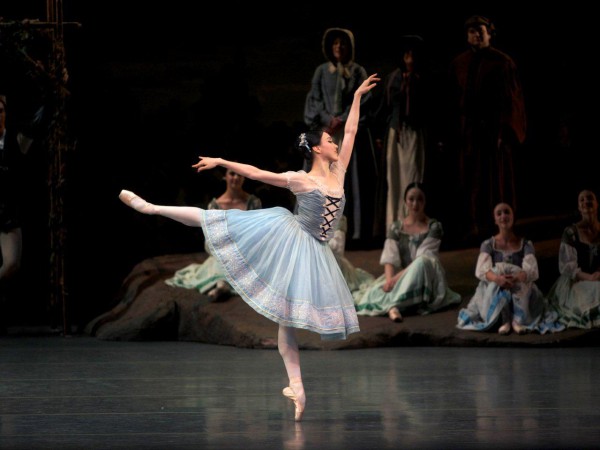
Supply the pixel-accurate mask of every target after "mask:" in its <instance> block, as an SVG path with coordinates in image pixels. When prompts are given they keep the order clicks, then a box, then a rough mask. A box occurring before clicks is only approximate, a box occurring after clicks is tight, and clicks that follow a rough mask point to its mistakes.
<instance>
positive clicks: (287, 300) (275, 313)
mask: <svg viewBox="0 0 600 450" xmlns="http://www.w3.org/2000/svg"><path fill="white" fill-rule="evenodd" d="M297 200H298V209H297V211H298V212H297V214H292V213H291V212H290V211H288V210H287V209H285V208H281V207H275V208H268V209H260V210H253V211H241V210H234V209H231V210H226V211H224V210H202V216H203V231H204V235H205V238H206V241H207V244H208V247H209V248H210V251H211V253H212V255H213V256H214V257H215V258H217V259H218V260H219V262H220V263H221V265H222V266H223V269H224V270H225V276H226V278H227V280H228V281H229V283H230V284H231V285H232V287H233V288H234V289H235V291H236V292H237V293H238V294H239V295H240V296H241V297H242V298H243V299H244V300H245V301H246V303H248V304H249V305H250V306H251V307H252V308H254V309H255V310H256V311H257V312H259V313H260V314H262V315H263V316H265V317H267V318H269V319H271V320H273V321H275V322H277V323H279V324H281V325H285V326H291V327H296V328H304V329H307V330H310V331H314V332H316V333H319V334H320V335H321V338H322V339H345V338H346V336H347V335H348V334H350V333H355V332H358V331H359V327H358V319H357V316H356V312H355V309H354V302H353V298H352V294H351V293H350V290H349V289H348V286H347V284H346V281H345V280H344V277H343V275H342V272H341V271H340V268H339V266H338V264H337V262H336V260H335V257H334V255H333V252H332V251H331V249H330V248H329V245H328V244H327V242H328V241H329V239H331V237H332V236H333V231H334V228H335V225H336V223H337V221H338V220H339V218H340V217H341V216H342V211H343V206H344V197H343V196H342V197H340V198H334V197H331V196H328V195H326V194H324V193H322V192H321V191H320V190H319V189H314V190H312V191H309V192H304V193H298V194H297Z"/></svg>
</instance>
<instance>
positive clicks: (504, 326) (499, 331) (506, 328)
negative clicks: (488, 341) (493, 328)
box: [498, 322, 510, 336]
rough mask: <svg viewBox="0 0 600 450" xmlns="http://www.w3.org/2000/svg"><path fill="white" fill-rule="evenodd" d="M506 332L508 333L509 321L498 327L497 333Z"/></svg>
mask: <svg viewBox="0 0 600 450" xmlns="http://www.w3.org/2000/svg"><path fill="white" fill-rule="evenodd" d="M508 333H510V322H506V323H505V324H503V325H502V326H501V327H500V328H498V334H501V335H502V336H506V335H507V334H508Z"/></svg>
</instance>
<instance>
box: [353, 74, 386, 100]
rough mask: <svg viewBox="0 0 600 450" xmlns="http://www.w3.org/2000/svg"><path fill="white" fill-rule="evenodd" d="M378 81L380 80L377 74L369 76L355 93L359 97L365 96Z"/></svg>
mask: <svg viewBox="0 0 600 450" xmlns="http://www.w3.org/2000/svg"><path fill="white" fill-rule="evenodd" d="M380 80H381V78H378V77H377V74H376V73H374V74H373V75H371V76H369V78H367V79H366V80H365V81H363V82H362V84H361V85H360V86H359V87H358V89H356V93H357V94H359V95H364V94H366V93H367V92H369V91H370V90H371V89H373V88H374V87H375V86H377V82H378V81H380Z"/></svg>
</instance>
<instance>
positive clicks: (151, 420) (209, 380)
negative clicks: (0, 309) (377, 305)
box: [0, 337, 600, 449]
mask: <svg viewBox="0 0 600 450" xmlns="http://www.w3.org/2000/svg"><path fill="white" fill-rule="evenodd" d="M597 355H598V350H597V348H594V347H587V348H547V349H544V348H481V347H478V348H461V347H456V348H447V347H445V348H444V347H410V348H405V347H396V348H377V349H364V350H345V351H304V352H302V353H301V358H302V364H303V376H304V380H305V387H306V392H307V405H306V412H305V414H304V420H303V422H302V423H299V424H297V423H294V421H293V406H292V403H291V402H290V401H289V400H287V399H285V398H284V397H283V396H282V395H281V389H282V388H283V387H284V386H286V377H285V371H284V368H283V363H282V362H281V359H280V356H279V354H278V352H277V351H275V350H252V349H239V348H234V347H227V346H216V345H208V344H199V343H192V342H107V341H100V340H97V339H93V338H89V337H73V338H62V337H38V338H36V337H21V338H19V337H4V338H0V361H1V363H0V380H1V382H0V448H1V449H37V448H48V449H50V448H61V449H62V448H66V449H138V448H139V449H196V448H198V449H200V448H201V449H229V448H239V449H367V448H368V449H379V448H382V449H386V448H389V449H391V448H444V449H445V448H463V449H469V448H561V449H564V448H596V447H598V446H599V445H600V427H598V422H599V419H600V409H599V408H598V405H599V404H600V391H599V390H598V389H597V385H598V383H597V374H598V373H600V359H599V358H598V357H597Z"/></svg>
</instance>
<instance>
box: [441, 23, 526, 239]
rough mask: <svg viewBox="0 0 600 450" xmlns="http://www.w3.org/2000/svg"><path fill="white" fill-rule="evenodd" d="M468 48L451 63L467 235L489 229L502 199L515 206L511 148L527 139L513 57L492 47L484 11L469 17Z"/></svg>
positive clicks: (491, 28) (491, 30) (475, 235)
mask: <svg viewBox="0 0 600 450" xmlns="http://www.w3.org/2000/svg"><path fill="white" fill-rule="evenodd" d="M465 31H466V33H467V42H468V44H469V46H470V48H469V49H468V50H467V51H465V52H464V53H461V54H460V55H458V56H457V57H456V58H455V59H454V60H453V61H452V63H451V70H450V77H451V84H452V90H453V95H454V105H455V107H456V108H457V116H456V117H457V119H458V131H459V136H458V139H459V167H460V177H461V188H462V195H463V198H464V200H465V201H466V202H467V204H466V206H467V221H468V222H467V226H468V228H467V230H465V231H466V232H467V236H468V237H469V238H477V239H479V238H482V237H485V236H487V235H489V234H490V232H491V230H490V229H488V227H489V226H491V225H492V224H493V222H492V221H491V217H490V214H491V211H493V209H494V206H495V205H496V204H497V203H499V202H505V203H508V204H510V205H511V206H512V207H513V209H514V208H515V207H516V193H515V174H514V166H513V157H512V152H513V149H514V148H515V146H517V145H519V144H522V143H523V141H524V140H525V129H526V119H525V107H524V102H523V92H522V89H521V84H520V81H519V78H518V76H517V68H516V66H515V63H514V61H513V60H512V58H511V57H510V56H508V55H507V54H505V53H503V52H501V51H499V50H497V49H495V48H493V47H492V46H491V40H492V37H493V36H494V33H495V30H494V25H493V23H492V22H491V21H490V20H489V19H487V18H485V17H482V16H472V17H470V18H469V19H467V21H466V22H465Z"/></svg>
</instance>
